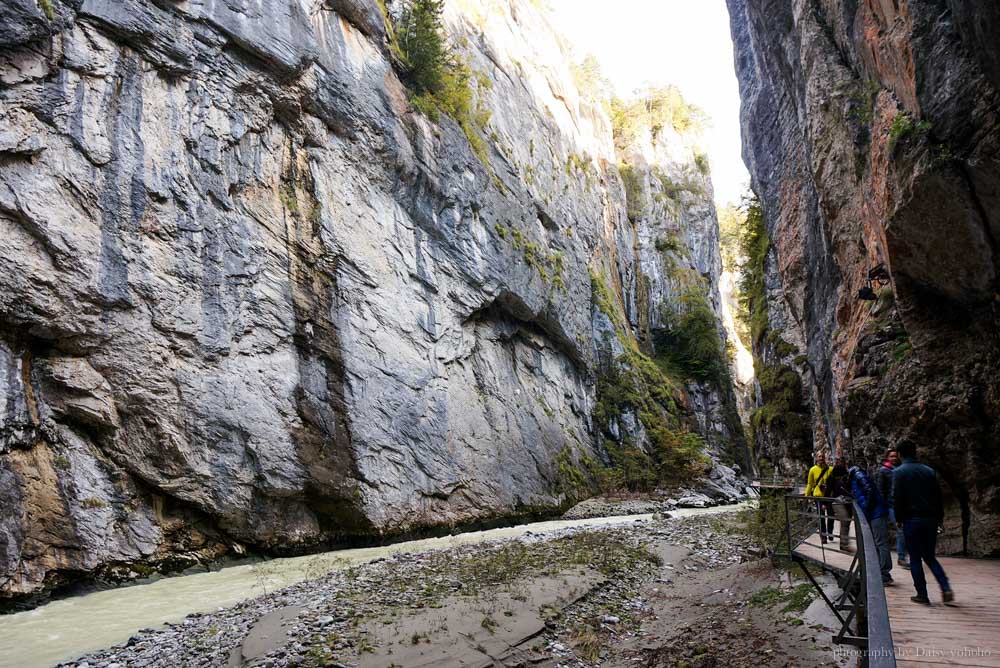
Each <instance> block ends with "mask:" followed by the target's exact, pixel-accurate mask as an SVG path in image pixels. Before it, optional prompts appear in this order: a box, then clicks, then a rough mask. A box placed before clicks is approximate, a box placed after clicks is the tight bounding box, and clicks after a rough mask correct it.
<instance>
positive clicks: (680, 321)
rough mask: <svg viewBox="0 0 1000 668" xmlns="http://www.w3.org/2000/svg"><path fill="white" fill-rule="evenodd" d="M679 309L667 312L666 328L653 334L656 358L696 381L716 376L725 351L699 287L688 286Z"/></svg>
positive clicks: (712, 315) (709, 308)
mask: <svg viewBox="0 0 1000 668" xmlns="http://www.w3.org/2000/svg"><path fill="white" fill-rule="evenodd" d="M677 301H678V311H677V312H676V313H674V312H670V311H666V312H665V314H664V316H665V320H666V329H663V330H657V331H656V332H655V334H654V340H653V343H654V347H655V349H656V356H657V359H662V360H663V361H664V362H665V363H666V364H667V365H668V366H670V367H672V368H674V369H676V370H678V371H680V372H681V373H682V374H683V375H684V377H685V378H692V379H694V380H699V381H711V380H717V379H719V377H720V375H721V373H722V370H723V368H724V367H725V357H724V354H725V351H724V349H723V347H722V338H721V337H720V336H719V329H718V325H717V322H716V318H715V312H714V311H713V310H712V306H711V305H710V304H709V302H708V299H706V298H705V296H704V295H703V294H702V293H701V291H700V290H699V289H698V288H689V289H688V290H686V291H685V292H684V293H683V294H681V295H680V297H679V298H678V300H677Z"/></svg>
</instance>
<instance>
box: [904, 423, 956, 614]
mask: <svg viewBox="0 0 1000 668" xmlns="http://www.w3.org/2000/svg"><path fill="white" fill-rule="evenodd" d="M899 454H901V455H902V456H903V465H902V466H900V467H899V468H898V469H896V470H895V471H894V472H893V474H892V479H893V505H894V506H895V510H896V522H897V526H898V527H900V528H902V529H903V536H904V537H905V538H906V549H907V550H908V551H909V553H910V575H911V576H913V586H914V587H915V588H916V590H917V595H916V596H913V597H911V598H910V600H911V601H913V602H914V603H920V604H922V605H930V603H931V602H930V599H929V598H927V580H926V579H925V578H924V567H923V564H922V563H921V562H926V563H927V566H928V567H929V568H930V569H931V573H933V574H934V578H935V579H936V580H937V581H938V584H939V585H940V586H941V598H942V599H943V600H944V602H945V603H950V602H952V601H954V600H955V594H954V593H953V592H952V590H951V585H950V584H949V583H948V576H947V575H945V572H944V569H943V568H942V567H941V564H940V563H938V560H937V557H935V556H934V551H935V549H936V548H937V529H938V527H939V526H940V525H941V524H942V523H943V522H944V505H943V504H942V503H941V486H940V485H939V484H938V480H937V474H936V473H935V472H934V469H932V468H931V467H930V466H926V465H925V464H920V463H918V462H917V446H916V445H915V444H914V443H913V442H912V441H904V442H903V443H902V444H901V445H900V446H899Z"/></svg>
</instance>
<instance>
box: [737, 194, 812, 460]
mask: <svg viewBox="0 0 1000 668" xmlns="http://www.w3.org/2000/svg"><path fill="white" fill-rule="evenodd" d="M742 213H743V220H742V226H741V228H740V230H739V235H738V237H739V245H738V249H739V250H738V252H737V253H736V256H737V257H738V258H739V259H740V260H742V261H741V262H740V264H739V271H740V278H739V292H740V294H739V305H740V309H739V313H738V314H737V320H738V321H739V322H741V323H742V325H743V327H745V328H747V329H749V334H750V341H751V343H752V345H753V348H754V371H755V373H756V376H757V383H758V385H759V387H760V403H759V405H758V407H757V408H756V409H754V411H753V412H752V413H751V415H750V428H751V440H756V437H757V435H759V434H761V433H762V431H766V432H767V433H768V434H770V435H771V436H772V437H775V438H779V439H782V440H786V441H788V442H790V444H792V445H793V447H795V448H798V447H800V446H803V445H804V444H806V443H807V442H808V440H809V435H810V427H809V408H808V406H806V404H805V402H804V401H803V386H802V377H801V376H800V375H799V373H798V371H796V370H795V368H793V366H792V365H791V364H789V363H787V362H786V361H785V360H787V359H788V358H790V357H792V356H793V355H795V353H796V352H798V351H797V349H796V348H795V346H793V345H791V344H789V343H788V342H787V341H785V340H784V339H783V338H782V333H781V331H780V330H773V329H772V328H771V324H770V321H769V316H768V304H767V287H766V285H765V276H766V271H767V254H768V251H769V250H770V246H771V240H770V238H769V237H768V234H767V229H766V227H765V224H764V210H763V207H762V206H761V203H760V200H759V199H757V197H756V196H751V197H748V198H747V199H746V200H745V201H744V205H743V210H742ZM731 232H732V231H731V230H730V233H731ZM765 360H767V361H765ZM796 360H798V358H796Z"/></svg>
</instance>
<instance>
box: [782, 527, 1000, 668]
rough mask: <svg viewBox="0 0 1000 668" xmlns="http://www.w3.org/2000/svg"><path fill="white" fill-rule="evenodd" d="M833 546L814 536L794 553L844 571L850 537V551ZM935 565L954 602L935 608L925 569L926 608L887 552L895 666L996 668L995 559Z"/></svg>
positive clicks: (999, 648) (999, 647)
mask: <svg viewBox="0 0 1000 668" xmlns="http://www.w3.org/2000/svg"><path fill="white" fill-rule="evenodd" d="M838 526H839V525H838ZM834 541H835V542H833V543H827V544H826V545H825V546H823V545H822V544H821V543H820V539H819V534H818V533H816V534H813V535H812V536H810V537H809V538H808V539H806V541H805V544H803V545H800V546H799V547H798V548H796V550H795V551H796V553H797V554H799V555H801V556H803V557H808V558H810V559H813V560H815V561H818V562H820V563H824V564H826V565H827V566H829V567H830V568H833V569H836V570H839V571H843V572H846V571H847V570H848V569H849V568H850V567H851V562H852V561H853V560H854V553H853V549H854V548H855V547H856V544H855V542H854V537H853V536H851V541H850V545H851V549H852V551H851V552H842V551H840V550H839V549H836V547H834V546H838V544H839V541H838V539H837V538H835V539H834ZM939 561H940V562H941V566H942V567H944V570H945V573H947V575H948V579H949V580H950V581H951V586H952V589H954V591H955V603H954V604H952V605H943V604H942V603H941V591H940V589H939V588H938V585H937V581H935V580H934V576H933V575H932V574H931V572H930V569H928V568H927V567H926V566H925V567H924V574H925V576H926V577H927V589H928V592H929V593H930V598H931V601H932V603H933V605H931V606H929V607H928V606H924V605H919V604H917V603H914V602H912V601H911V600H910V597H911V596H913V595H914V594H915V593H916V590H914V588H913V579H912V578H911V577H910V570H909V569H908V568H902V567H901V566H898V565H896V554H895V553H893V570H892V577H893V579H894V580H895V581H896V584H895V585H893V586H891V587H886V589H885V594H886V601H887V603H888V605H889V626H890V628H891V629H892V640H893V644H894V645H895V647H896V665H897V666H899V668H943V667H944V666H969V667H977V668H1000V560H995V559H994V560H989V559H962V558H957V557H940V558H939Z"/></svg>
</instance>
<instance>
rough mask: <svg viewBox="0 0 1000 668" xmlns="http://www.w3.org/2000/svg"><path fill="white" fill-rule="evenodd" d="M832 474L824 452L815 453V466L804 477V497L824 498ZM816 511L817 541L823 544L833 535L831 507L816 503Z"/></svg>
mask: <svg viewBox="0 0 1000 668" xmlns="http://www.w3.org/2000/svg"><path fill="white" fill-rule="evenodd" d="M832 472H833V467H832V466H829V465H828V464H827V463H826V452H824V451H822V450H820V451H819V452H817V453H816V464H815V465H814V466H813V467H812V468H810V469H809V475H808V476H807V477H806V496H826V494H825V493H824V492H825V488H826V483H827V481H828V480H829V479H830V474H831V473H832ZM816 509H817V510H818V511H819V515H820V518H819V539H820V540H821V541H823V542H824V543H825V542H826V540H827V538H828V537H830V536H832V535H833V507H832V506H831V505H830V502H829V501H817V502H816Z"/></svg>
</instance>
